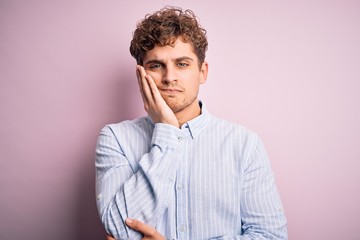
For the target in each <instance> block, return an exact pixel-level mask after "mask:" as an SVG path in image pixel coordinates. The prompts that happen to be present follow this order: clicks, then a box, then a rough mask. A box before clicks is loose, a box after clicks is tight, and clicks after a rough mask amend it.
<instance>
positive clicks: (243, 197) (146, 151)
mask: <svg viewBox="0 0 360 240" xmlns="http://www.w3.org/2000/svg"><path fill="white" fill-rule="evenodd" d="M206 50H207V39H206V32H205V30H204V29H202V28H201V27H200V26H199V24H198V22H197V20H196V17H195V15H194V14H193V13H192V12H191V11H190V10H186V11H183V10H181V9H178V8H164V9H162V10H160V11H158V12H155V13H154V14H152V15H148V16H146V18H145V19H144V20H143V21H141V22H140V23H139V24H138V25H137V28H136V30H135V32H134V36H133V40H132V41H131V46H130V52H131V54H132V56H133V57H134V58H135V59H136V61H137V64H138V65H137V67H136V75H137V79H138V83H139V88H140V92H141V96H142V99H143V102H144V108H145V110H146V112H147V113H148V116H147V117H142V118H138V119H135V120H132V121H124V122H121V123H118V124H110V125H107V126H105V127H104V128H103V129H102V130H101V132H100V135H99V139H98V143H97V147H96V173H97V175H96V177H97V179H96V182H97V190H96V191H97V205H98V210H99V213H100V217H101V220H102V222H103V224H104V226H105V228H106V230H107V232H108V234H109V235H108V237H107V238H108V239H114V238H115V239H141V238H143V239H196V240H197V239H287V231H286V219H285V215H284V211H283V208H282V205H281V201H280V198H279V195H278V192H277V190H276V186H275V180H274V176H273V173H272V171H271V168H270V165H269V161H268V158H267V155H266V152H265V150H264V147H263V145H262V143H261V141H260V139H259V138H258V136H257V135H256V134H254V133H253V132H251V131H249V130H247V129H245V128H244V127H242V126H239V125H237V124H234V123H230V122H228V121H225V120H222V119H218V118H216V117H214V116H212V115H211V114H210V113H209V112H208V111H207V110H206V107H205V105H204V103H202V102H201V101H199V100H198V91H199V86H200V84H202V83H205V82H206V79H207V73H208V63H207V62H206V61H205V52H206ZM112 236H113V237H114V238H113V237H112Z"/></svg>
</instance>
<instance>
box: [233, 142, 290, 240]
mask: <svg viewBox="0 0 360 240" xmlns="http://www.w3.org/2000/svg"><path fill="white" fill-rule="evenodd" d="M253 137H254V138H255V141H254V142H255V144H254V147H253V149H252V150H251V151H250V154H249V155H248V157H247V158H246V159H245V161H244V166H243V167H244V168H243V169H244V181H243V185H242V198H241V216H242V236H241V238H240V239H244V240H245V239H254V238H255V239H287V228H286V217H285V213H284V209H283V206H282V203H281V200H280V196H279V193H278V190H277V187H276V183H275V177H274V173H273V171H272V170H271V166H270V162H269V159H268V155H267V153H266V151H265V148H264V145H263V144H262V142H261V140H260V139H259V137H258V136H257V135H253Z"/></svg>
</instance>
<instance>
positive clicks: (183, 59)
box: [144, 56, 194, 65]
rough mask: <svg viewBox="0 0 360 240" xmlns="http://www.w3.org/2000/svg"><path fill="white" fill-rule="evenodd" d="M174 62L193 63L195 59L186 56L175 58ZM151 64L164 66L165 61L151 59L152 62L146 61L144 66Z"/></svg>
mask: <svg viewBox="0 0 360 240" xmlns="http://www.w3.org/2000/svg"><path fill="white" fill-rule="evenodd" d="M172 61H173V62H181V61H191V62H193V61H194V59H192V58H191V57H186V56H184V57H178V58H175V59H173V60H172ZM151 63H160V64H164V61H163V60H161V59H150V60H148V61H146V62H145V63H144V65H147V64H151Z"/></svg>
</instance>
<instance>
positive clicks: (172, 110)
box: [137, 38, 208, 127]
mask: <svg viewBox="0 0 360 240" xmlns="http://www.w3.org/2000/svg"><path fill="white" fill-rule="evenodd" d="M143 66H144V67H142V66H137V76H138V82H139V88H140V92H141V96H142V98H143V102H144V108H145V110H146V112H147V113H148V114H149V116H150V117H151V119H152V120H153V122H154V123H166V124H171V125H174V126H176V127H180V126H181V125H182V124H184V123H185V122H187V121H189V120H191V119H193V118H195V117H197V116H199V115H200V111H201V109H200V106H199V104H198V92H199V86H200V84H202V83H205V82H206V79H207V73H208V64H207V63H206V62H204V63H203V64H202V65H201V66H200V67H199V63H198V58H197V56H196V54H195V52H194V50H193V47H192V45H191V44H190V43H185V42H183V41H182V40H181V38H178V39H177V40H176V41H175V43H174V45H167V46H155V47H154V48H153V49H152V50H150V51H148V52H147V53H146V54H145V56H144V59H143Z"/></svg>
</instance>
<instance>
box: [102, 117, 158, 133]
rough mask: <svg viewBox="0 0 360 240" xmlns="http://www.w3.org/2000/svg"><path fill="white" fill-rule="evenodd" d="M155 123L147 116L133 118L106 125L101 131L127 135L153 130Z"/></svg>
mask: <svg viewBox="0 0 360 240" xmlns="http://www.w3.org/2000/svg"><path fill="white" fill-rule="evenodd" d="M153 128H154V126H153V124H152V123H151V121H149V119H148V118H147V117H140V118H136V119H133V120H124V121H121V122H119V123H111V124H107V125H105V126H104V127H103V128H102V129H101V131H100V133H111V134H113V135H114V136H115V137H118V136H126V135H137V134H144V133H147V132H151V131H152V129H153Z"/></svg>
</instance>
